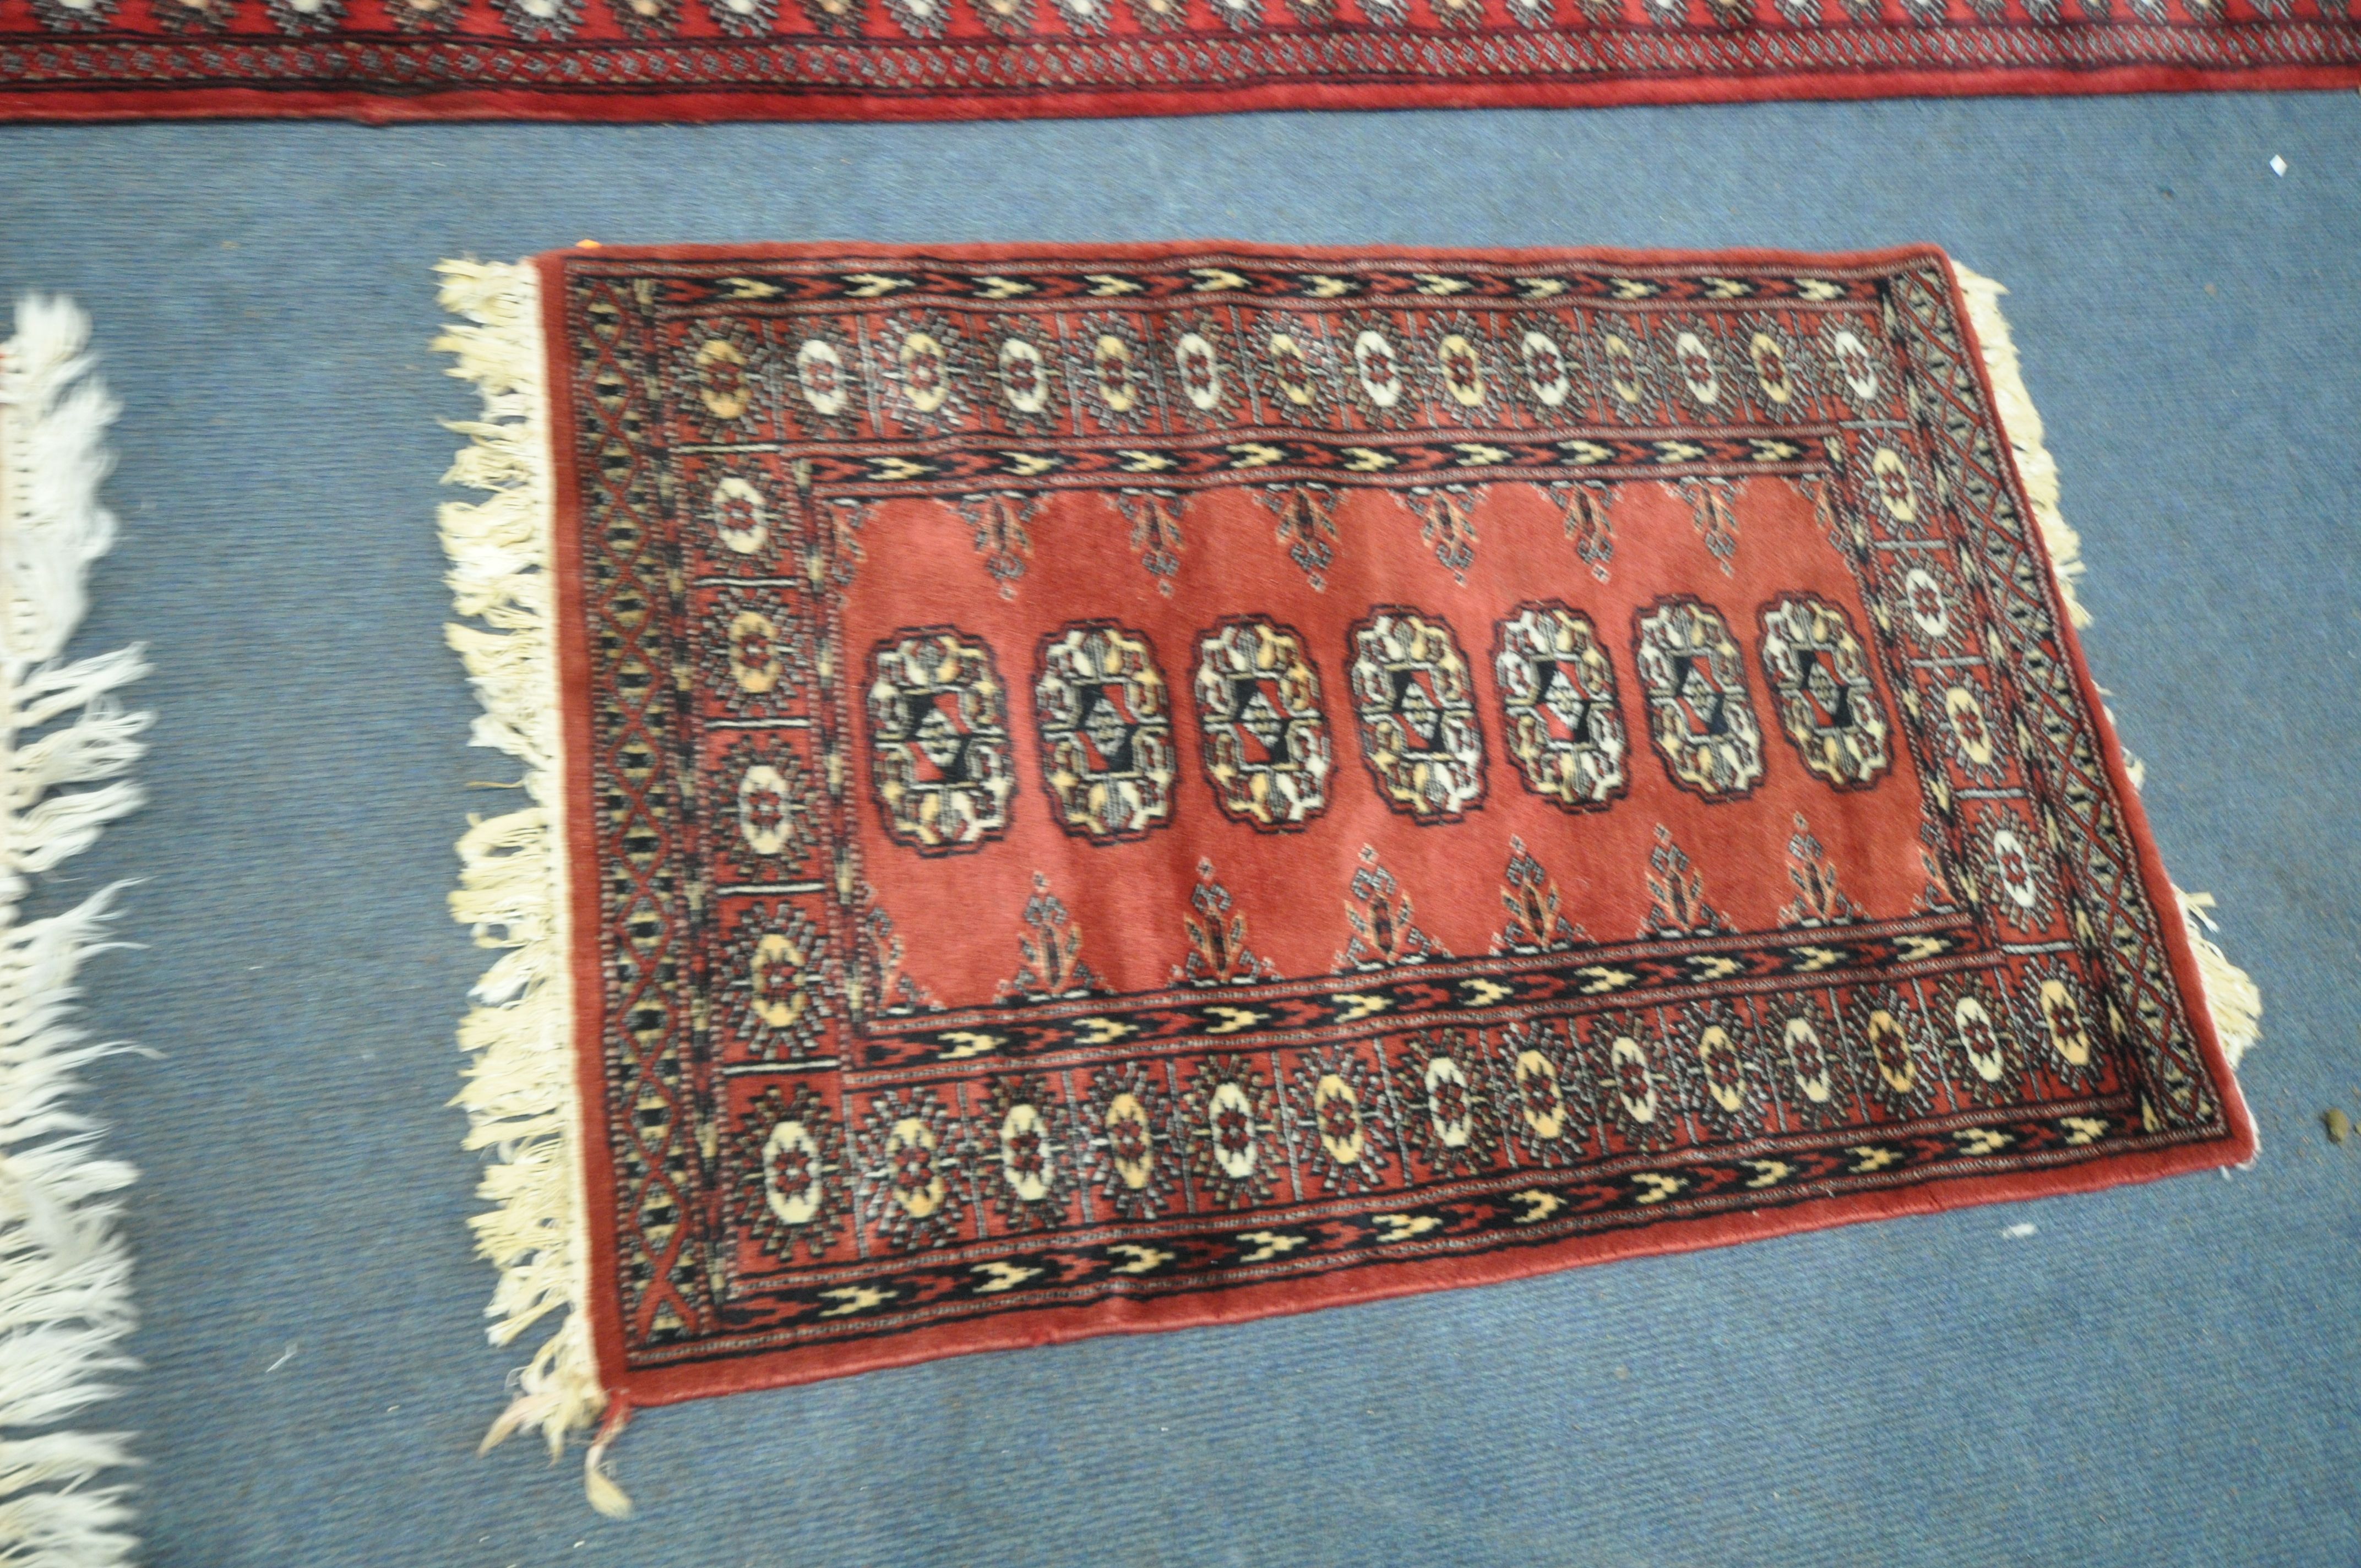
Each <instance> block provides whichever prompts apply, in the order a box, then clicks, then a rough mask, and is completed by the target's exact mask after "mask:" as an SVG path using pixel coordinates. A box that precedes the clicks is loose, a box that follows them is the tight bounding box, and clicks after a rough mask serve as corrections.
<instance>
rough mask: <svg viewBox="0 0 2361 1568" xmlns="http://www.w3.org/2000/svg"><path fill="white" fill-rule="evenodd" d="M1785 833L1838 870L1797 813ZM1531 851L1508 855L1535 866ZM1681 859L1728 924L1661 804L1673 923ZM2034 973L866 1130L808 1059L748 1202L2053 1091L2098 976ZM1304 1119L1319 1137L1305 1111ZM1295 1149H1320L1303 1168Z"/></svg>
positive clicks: (1017, 1208)
mask: <svg viewBox="0 0 2361 1568" xmlns="http://www.w3.org/2000/svg"><path fill="white" fill-rule="evenodd" d="M1799 847H1800V848H1799ZM1789 853H1790V855H1791V857H1793V856H1796V855H1798V854H1799V853H1800V854H1802V855H1804V856H1805V857H1806V862H1805V863H1806V865H1807V866H1808V867H1810V868H1811V869H1812V870H1813V871H1815V872H1820V873H1826V872H1827V870H1828V868H1827V867H1826V865H1825V862H1824V861H1823V860H1822V859H1821V851H1820V850H1819V847H1818V845H1817V842H1816V841H1814V840H1811V839H1809V837H1808V835H1807V834H1806V833H1805V832H1804V830H1803V828H1801V826H1800V821H1799V826H1798V828H1797V838H1796V839H1795V843H1793V844H1791V845H1790V850H1789ZM1519 859H1520V860H1521V859H1522V857H1521V855H1520V857H1519ZM1366 860H1367V857H1366V856H1365V862H1366ZM1529 864H1530V863H1529ZM1517 870H1518V867H1517V865H1516V863H1515V862H1513V861H1512V864H1511V867H1510V872H1511V875H1512V876H1514V875H1515V874H1516V872H1517ZM1532 870H1534V871H1537V870H1538V868H1532ZM1200 876H1201V891H1202V890H1203V889H1204V888H1205V887H1208V886H1211V887H1213V890H1214V891H1215V892H1219V889H1218V885H1217V884H1213V883H1210V880H1209V876H1210V873H1209V872H1207V871H1203V870H1201V872H1200ZM1667 883H1679V884H1681V888H1682V892H1681V897H1680V904H1681V905H1682V906H1683V907H1684V908H1686V910H1688V911H1690V912H1691V913H1692V914H1694V915H1697V916H1701V917H1702V919H1703V920H1704V921H1705V922H1706V923H1707V925H1708V927H1710V926H1712V925H1713V924H1714V923H1715V921H1716V917H1715V916H1713V914H1712V911H1711V910H1710V908H1709V906H1707V905H1704V904H1703V902H1702V892H1701V888H1700V886H1699V879H1698V878H1697V875H1696V874H1695V872H1693V871H1692V870H1691V869H1690V868H1689V866H1688V863H1687V861H1686V857H1685V856H1683V855H1681V854H1680V852H1679V851H1678V850H1677V849H1676V848H1675V847H1674V846H1673V845H1672V844H1671V842H1670V840H1669V839H1668V838H1667V837H1666V836H1665V835H1664V832H1663V830H1662V829H1661V828H1660V829H1659V830H1658V835H1657V846H1656V849H1655V850H1654V851H1653V854H1652V856H1651V864H1650V884H1651V893H1652V897H1653V898H1654V899H1655V901H1656V905H1657V909H1656V914H1655V915H1654V916H1652V919H1653V920H1655V921H1659V922H1667V923H1669V922H1670V921H1672V920H1673V919H1675V916H1674V915H1673V913H1672V912H1671V906H1670V905H1668V904H1667V897H1668V894H1669V893H1670V891H1671V890H1670V888H1669V887H1668V886H1667V885H1666V884H1667ZM1389 886H1390V883H1389ZM1835 903H1836V905H1839V907H1837V908H1836V909H1835V911H1834V913H1835V919H1836V923H1838V924H1843V923H1845V922H1846V921H1847V920H1849V919H1850V918H1851V917H1852V915H1853V913H1854V912H1852V911H1850V909H1849V907H1845V906H1843V901H1842V900H1841V897H1840V895H1835ZM1405 907H1406V906H1405ZM1823 913H1825V911H1823ZM1791 914H1795V915H1797V916H1798V917H1800V918H1802V919H1803V921H1804V922H1805V923H1806V924H1817V916H1811V915H1802V914H1801V913H1800V911H1797V912H1791ZM1783 918H1786V917H1785V916H1783ZM2103 1037H2104V1036H2103V1031H2102V1028H2101V1025H2100V1024H2099V1021H2098V1014H2095V1013H2094V1012H2093V1011H2092V1007H2091V1003H2090V1001H2089V999H2088V997H2087V996H2086V995H2085V993H2084V990H2083V985H2082V982H2081V980H2080V978H2079V977H2078V976H2077V975H2075V974H2074V972H2073V971H2072V970H2071V969H2070V967H2068V966H2066V965H2063V964H2060V963H2058V962H2056V961H2054V960H2052V959H2047V958H2045V959H2037V960H2035V961H2034V964H2033V967H2032V969H2031V970H2030V971H2029V973H2028V974H2027V975H2026V987H2025V994H2023V995H2022V996H2012V995H2011V994H2010V993H2009V992H2008V991H2007V990H2006V989H1995V988H1993V986H1992V985H1990V984H1989V983H1988V982H1987V981H1984V980H1982V979H1979V978H1977V977H1975V976H1972V975H1969V974H1954V975H1950V976H1949V977H1938V978H1937V979H1933V980H1919V981H1905V982H1903V983H1901V984H1899V985H1894V984H1872V985H1868V986H1858V985H1857V986H1854V987H1851V988H1849V991H1848V993H1847V999H1845V1000H1842V1001H1839V999H1838V997H1837V995H1836V993H1835V992H1829V993H1828V994H1826V995H1821V996H1815V995H1811V994H1808V993H1804V994H1795V995H1791V996H1786V997H1779V996H1764V995H1755V996H1748V997H1735V998H1728V999H1721V1000H1710V1001H1705V1002H1697V1003H1684V1004H1681V1005H1678V1006H1675V1007H1669V1008H1666V1007H1644V1006H1643V1007H1636V1008H1630V1009H1624V1010H1618V1011H1609V1012H1606V1013H1601V1014H1593V1015H1590V1016H1587V1017H1583V1018H1579V1019H1569V1018H1545V1019H1535V1020H1531V1021H1528V1022H1525V1023H1519V1024H1512V1025H1506V1026H1504V1027H1502V1028H1500V1029H1499V1030H1497V1031H1493V1030H1473V1029H1462V1028H1450V1027H1446V1028H1441V1029H1433V1030H1425V1031H1416V1032H1411V1033H1408V1034H1403V1035H1398V1036H1383V1037H1380V1038H1378V1039H1376V1040H1373V1041H1368V1042H1364V1043H1357V1044H1356V1043H1338V1044H1329V1045H1323V1046H1316V1047H1304V1048H1301V1049H1294V1050H1285V1051H1278V1052H1271V1051H1263V1050H1246V1051H1235V1052H1215V1053H1213V1054H1209V1055H1205V1056H1202V1057H1199V1058H1195V1059H1194V1060H1193V1062H1192V1061H1191V1059H1190V1058H1163V1059H1159V1060H1134V1061H1120V1062H1113V1063H1108V1064H1105V1065H1102V1066H1099V1067H1096V1068H1094V1069H1089V1070H1088V1071H1087V1072H1086V1073H1082V1072H1076V1073H1066V1072H1056V1071H1034V1070H1029V1069H1014V1070H1008V1071H1002V1072H997V1073H994V1074H991V1075H990V1076H989V1077H987V1078H985V1079H983V1080H970V1081H967V1082H951V1083H943V1084H939V1085H929V1086H917V1087H909V1088H895V1089H879V1090H873V1091H867V1092H866V1093H865V1094H864V1095H862V1096H861V1097H860V1099H859V1100H858V1101H855V1102H854V1103H851V1104H849V1105H847V1106H846V1107H845V1109H844V1110H843V1112H842V1113H841V1114H842V1115H843V1116H844V1118H845V1119H846V1120H847V1121H849V1122H851V1124H852V1125H851V1130H852V1133H853V1145H854V1146H853V1148H852V1149H851V1150H849V1151H848V1150H846V1149H845V1148H844V1146H843V1142H844V1139H843V1134H842V1130H841V1129H840V1125H839V1122H838V1117H839V1114H840V1113H839V1112H838V1111H837V1110H836V1109H834V1107H833V1106H832V1104H831V1100H832V1099H833V1098H834V1097H833V1096H829V1095H824V1094H823V1093H822V1092H820V1091H818V1089H816V1088H815V1087H813V1086H812V1085H810V1084H808V1083H803V1084H796V1085H794V1086H792V1087H789V1086H778V1087H773V1088H770V1089H768V1090H766V1091H763V1093H762V1094H761V1095H760V1096H758V1097H757V1098H756V1100H755V1101H754V1102H753V1103H752V1105H750V1106H749V1107H748V1110H747V1113H746V1114H745V1117H744V1119H743V1121H742V1122H741V1130H740V1132H739V1134H738V1135H737V1137H736V1138H735V1139H734V1140H733V1141H734V1142H735V1144H736V1148H735V1151H734V1152H735V1153H736V1156H737V1161H738V1169H739V1171H740V1172H741V1174H740V1175H739V1176H738V1177H737V1179H736V1180H735V1183H734V1186H735V1188H736V1193H735V1196H734V1198H733V1207H734V1208H735V1209H736V1210H737V1212H738V1216H739V1221H738V1223H740V1224H741V1225H744V1226H746V1227H747V1228H748V1229H749V1230H751V1231H752V1234H753V1235H754V1236H755V1237H756V1238H757V1239H758V1240H759V1241H760V1242H761V1243H762V1245H763V1246H764V1247H765V1248H766V1250H769V1251H771V1252H773V1253H774V1255H777V1256H779V1257H780V1258H781V1259H783V1260H784V1259H785V1258H787V1257H789V1256H791V1255H793V1253H794V1252H795V1251H796V1246H797V1245H798V1244H800V1245H802V1246H803V1247H804V1249H805V1250H806V1251H807V1253H808V1254H809V1255H811V1256H813V1257H815V1258H818V1257H819V1256H821V1255H823V1254H825V1253H827V1252H828V1251H829V1249H830V1248H831V1247H832V1246H833V1245H835V1243H836V1241H837V1240H838V1239H839V1236H840V1221H841V1218H842V1216H843V1214H844V1212H845V1211H846V1209H847V1207H848V1206H849V1205H848V1203H847V1199H848V1197H857V1201H858V1202H859V1203H860V1205H861V1207H862V1210H863V1211H864V1218H865V1220H866V1221H867V1223H870V1224H872V1225H873V1226H874V1227H875V1231H876V1233H877V1234H878V1235H879V1237H880V1238H881V1239H882V1240H884V1241H885V1242H886V1243H888V1244H889V1245H893V1246H895V1248H897V1249H902V1250H907V1249H913V1248H917V1247H925V1246H933V1245H945V1244H948V1243H951V1242H955V1241H957V1240H959V1239H961V1237H962V1235H964V1236H968V1237H978V1238H980V1237H982V1236H983V1235H984V1234H987V1232H986V1230H985V1229H984V1226H985V1225H986V1220H985V1216H984V1214H983V1209H984V1208H986V1207H989V1208H991V1209H994V1210H996V1211H997V1212H998V1214H999V1217H1000V1219H1001V1220H1002V1222H1003V1223H1004V1224H1005V1226H1006V1228H1007V1229H1009V1230H1012V1231H1025V1230H1034V1229H1055V1228H1057V1227H1059V1226H1061V1225H1064V1224H1067V1223H1071V1220H1072V1218H1073V1214H1072V1206H1073V1203H1074V1201H1075V1199H1076V1196H1077V1192H1076V1189H1077V1187H1078V1186H1079V1185H1081V1183H1082V1181H1084V1180H1089V1181H1091V1182H1092V1184H1093V1186H1094V1187H1095V1188H1096V1189H1097V1190H1096V1191H1095V1192H1094V1193H1093V1196H1092V1199H1091V1200H1090V1201H1091V1202H1092V1203H1093V1206H1094V1207H1096V1208H1098V1209H1101V1210H1103V1211H1105V1212H1103V1213H1101V1214H1100V1216H1099V1218H1101V1219H1102V1220H1104V1219H1108V1218H1115V1217H1119V1218H1121V1219H1124V1220H1131V1221H1139V1220H1148V1219H1155V1218H1159V1217H1162V1216H1163V1215H1165V1214H1168V1213H1170V1212H1173V1211H1174V1210H1176V1209H1179V1208H1183V1207H1186V1206H1188V1204H1187V1201H1186V1200H1184V1199H1183V1198H1182V1195H1181V1193H1180V1187H1181V1186H1182V1184H1183V1182H1186V1183H1187V1184H1188V1185H1189V1186H1190V1187H1191V1188H1192V1189H1194V1190H1195V1192H1196V1195H1197V1203H1198V1204H1199V1205H1202V1206H1204V1207H1209V1208H1213V1209H1219V1210H1232V1211H1235V1210H1240V1209H1246V1208H1251V1207H1259V1206H1264V1205H1268V1204H1272V1203H1274V1202H1279V1203H1284V1202H1286V1201H1290V1196H1292V1198H1294V1199H1295V1200H1297V1201H1301V1200H1302V1199H1308V1198H1312V1197H1316V1196H1321V1195H1326V1196H1332V1197H1333V1196H1342V1195H1345V1194H1350V1193H1356V1192H1367V1191H1375V1190H1380V1189H1383V1188H1388V1187H1414V1186H1416V1185H1418V1184H1419V1183H1420V1182H1421V1181H1422V1180H1427V1181H1439V1180H1446V1179H1454V1178H1462V1177H1471V1176H1482V1175H1486V1174H1490V1173H1496V1172H1500V1171H1504V1170H1507V1169H1511V1168H1517V1167H1521V1166H1539V1167H1565V1166H1570V1165H1575V1164H1578V1163H1580V1162H1582V1161H1584V1160H1586V1159H1591V1158H1606V1157H1612V1156H1613V1155H1614V1154H1616V1153H1618V1152H1627V1153H1628V1152H1639V1151H1661V1150H1666V1149H1670V1148H1673V1147H1675V1146H1677V1145H1679V1144H1680V1143H1682V1142H1684V1141H1695V1142H1697V1143H1710V1142H1715V1141H1725V1140H1727V1141H1743V1140H1746V1139H1750V1138H1755V1137H1760V1136H1762V1135H1764V1134H1767V1133H1773V1132H1799V1131H1805V1130H1807V1129H1813V1128H1821V1129H1827V1128H1833V1127H1839V1126H1848V1125H1850V1126H1858V1127H1861V1128H1864V1129H1868V1128H1872V1127H1873V1126H1874V1125H1875V1124H1877V1123H1879V1122H1881V1121H1888V1120H1892V1121H1911V1120H1916V1119H1919V1118H1924V1117H1927V1116H1928V1115H1933V1114H1943V1113H1961V1112H1969V1111H1972V1110H1974V1109H1976V1108H1979V1107H1989V1106H1993V1105H2000V1104H2005V1103H2010V1102H2025V1101H2026V1100H2027V1099H2032V1100H2036V1101H2037V1100H2039V1099H2041V1098H2044V1097H2046V1095H2047V1094H2048V1093H2049V1092H2051V1091H2050V1090H2049V1089H2048V1088H2047V1087H2045V1085H2044V1082H2043V1080H2051V1081H2053V1082H2054V1083H2055V1085H2056V1086H2058V1088H2059V1089H2063V1090H2065V1091H2070V1092H2088V1091H2091V1090H2092V1089H2094V1088H2096V1087H2097V1086H2099V1085H2100V1084H2101V1083H2102V1081H2103V1080H2104V1078H2105V1076H2106V1073H2107V1071H2108V1067H2107V1061H2106V1058H2105V1056H2104V1054H2103V1051H2102V1050H2101V1048H2100V1042H2101V1041H2102V1039H2103ZM848 1098H850V1097H848ZM864 1102H865V1108H864ZM1287 1124H1292V1125H1293V1126H1294V1127H1295V1128H1297V1129H1300V1135H1298V1136H1293V1137H1290V1136H1287V1135H1285V1132H1284V1130H1283V1129H1284V1127H1285V1126H1286V1125H1287ZM2105 1125H2106V1124H2105V1123H2104V1122H2103V1121H2100V1120H2096V1119H2092V1118H2089V1117H2079V1118H2078V1117H2073V1116H2069V1117H2066V1118H2064V1120H2063V1124H2062V1129H2063V1134H2064V1138H2063V1141H2064V1142H2066V1143H2068V1144H2077V1143H2087V1142H2089V1141H2091V1140H2092V1139H2094V1138H2096V1137H2098V1136H2100V1135H2102V1134H2103V1132H2104V1130H2105ZM1949 1136H1950V1137H1951V1138H1952V1139H1954V1140H1956V1141H1957V1142H1958V1143H1959V1144H1960V1146H1961V1150H1962V1152H1965V1153H1971V1154H1991V1153H1994V1152H1997V1151H1998V1150H1999V1149H2000V1148H2002V1147H2004V1146H2007V1144H2008V1143H2009V1142H2010V1141H2011V1138H2010V1135H2008V1134H2006V1133H2003V1132H1999V1131H1996V1130H1993V1129H1991V1128H1988V1127H1967V1128H1961V1129H1958V1130H1955V1131H1953V1132H1952V1133H1951V1134H1950V1135H1949ZM1299 1150H1300V1151H1301V1166H1302V1167H1303V1168H1301V1169H1293V1170H1292V1171H1291V1168H1294V1167H1297V1166H1298V1163H1299V1155H1298V1151H1299ZM847 1153H851V1155H852V1156H853V1158H852V1160H851V1168H852V1169H853V1170H854V1171H855V1172H856V1173H857V1174H856V1175H855V1177H854V1179H852V1180H851V1182H850V1183H844V1182H842V1181H841V1179H840V1178H838V1176H837V1173H839V1172H840V1171H843V1170H845V1169H846V1168H847V1163H848V1162H847V1161H846V1158H845V1157H846V1155H847ZM1850 1155H1851V1156H1852V1157H1855V1158H1858V1159H1861V1160H1862V1161H1863V1162H1864V1163H1863V1164H1862V1165H1861V1166H1860V1167H1858V1168H1857V1169H1856V1173H1857V1174H1866V1173H1869V1172H1872V1171H1874V1170H1876V1169H1880V1168H1883V1166H1884V1165H1886V1164H1890V1163H1892V1162H1893V1161H1894V1159H1895V1158H1896V1155H1895V1154H1894V1151H1892V1150H1891V1149H1884V1148H1875V1147H1855V1148H1853V1149H1852V1150H1850ZM1413 1159H1414V1160H1415V1164H1416V1165H1417V1166H1419V1167H1422V1168H1423V1171H1422V1172H1420V1171H1419V1170H1417V1169H1414V1168H1413V1167H1412V1161H1413ZM995 1178H996V1179H995ZM1640 1180H1641V1182H1642V1184H1643V1185H1649V1184H1653V1183H1657V1182H1662V1183H1663V1184H1664V1185H1663V1186H1662V1188H1661V1190H1656V1191H1655V1193H1654V1196H1653V1198H1652V1199H1644V1200H1643V1201H1658V1200H1661V1199H1664V1198H1667V1197H1670V1196H1672V1195H1673V1193H1675V1192H1676V1191H1678V1190H1681V1188H1682V1187H1683V1186H1684V1185H1685V1184H1686V1178H1684V1177H1682V1176H1679V1175H1677V1174H1667V1175H1664V1176H1662V1177H1646V1176H1643V1177H1642V1178H1640ZM847 1186H849V1187H850V1188H851V1192H850V1193H848V1191H847V1190H846V1189H847ZM1290 1186H1292V1188H1293V1189H1294V1190H1293V1192H1292V1193H1291V1194H1290V1192H1289V1191H1288V1190H1287V1189H1288V1188H1290ZM962 1210H967V1211H969V1212H968V1213H967V1214H966V1215H965V1216H962V1213H961V1211H962ZM1542 1217H1544V1216H1543V1215H1532V1216H1527V1217H1525V1218H1526V1220H1527V1221H1530V1220H1532V1219H1538V1218H1542ZM1380 1218H1381V1219H1382V1218H1383V1217H1380ZM1389 1239H1396V1240H1400V1239H1406V1238H1404V1237H1400V1236H1397V1237H1392V1238H1389Z"/></svg>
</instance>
